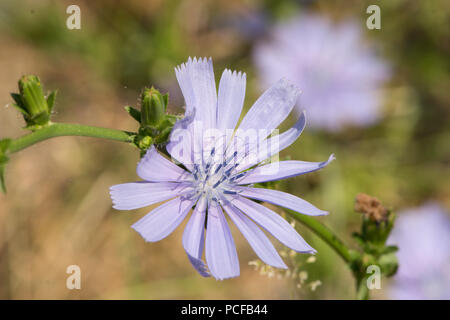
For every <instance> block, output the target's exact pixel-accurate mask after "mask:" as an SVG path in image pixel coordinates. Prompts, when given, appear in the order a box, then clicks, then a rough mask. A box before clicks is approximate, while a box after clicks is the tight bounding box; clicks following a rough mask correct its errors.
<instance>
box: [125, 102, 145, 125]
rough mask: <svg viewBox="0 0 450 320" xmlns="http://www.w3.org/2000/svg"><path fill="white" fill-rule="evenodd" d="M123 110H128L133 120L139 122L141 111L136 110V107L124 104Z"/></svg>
mask: <svg viewBox="0 0 450 320" xmlns="http://www.w3.org/2000/svg"><path fill="white" fill-rule="evenodd" d="M125 110H126V111H127V112H128V114H129V115H130V116H131V117H132V118H133V119H134V120H136V121H137V122H139V123H140V122H141V112H140V111H139V110H138V109H136V108H133V107H132V106H126V107H125Z"/></svg>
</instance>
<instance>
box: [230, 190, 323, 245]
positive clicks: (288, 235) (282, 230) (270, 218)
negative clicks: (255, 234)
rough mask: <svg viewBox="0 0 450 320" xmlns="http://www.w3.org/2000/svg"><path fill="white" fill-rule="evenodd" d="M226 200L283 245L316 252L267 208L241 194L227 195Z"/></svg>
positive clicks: (286, 223)
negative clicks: (235, 195)
mask: <svg viewBox="0 0 450 320" xmlns="http://www.w3.org/2000/svg"><path fill="white" fill-rule="evenodd" d="M228 201H230V202H231V204H233V205H234V206H235V207H237V208H238V209H239V210H241V211H242V212H244V213H245V214H246V215H247V216H249V217H250V218H251V219H252V220H253V221H255V222H256V223H257V224H259V225H260V226H261V227H263V228H264V229H265V230H266V231H267V232H269V233H270V234H271V235H273V236H274V237H275V238H277V239H278V240H279V241H280V242H281V243H283V244H284V245H285V246H287V247H289V248H291V249H292V250H295V251H297V252H302V253H315V252H316V251H315V250H314V249H313V248H312V247H311V246H310V245H309V244H307V243H306V241H305V240H303V238H302V237H301V236H300V235H299V234H298V233H297V231H296V230H295V229H294V227H292V226H291V225H290V224H289V223H288V222H287V221H286V220H284V219H283V218H282V217H281V216H279V215H278V214H276V213H275V212H273V211H272V210H270V209H269V208H266V207H265V206H263V205H260V204H258V203H256V202H254V201H252V200H249V199H246V198H244V197H241V196H237V197H234V198H232V197H229V198H228Z"/></svg>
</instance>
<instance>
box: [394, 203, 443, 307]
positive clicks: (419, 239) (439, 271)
mask: <svg viewBox="0 0 450 320" xmlns="http://www.w3.org/2000/svg"><path fill="white" fill-rule="evenodd" d="M389 241H390V242H392V244H396V245H398V246H399V248H400V250H399V251H398V255H397V257H398V259H399V269H398V272H397V275H396V277H395V280H394V282H393V285H392V287H391V288H390V295H391V297H392V298H394V299H450V216H449V215H448V213H447V212H446V211H445V210H444V209H443V208H442V207H441V206H440V205H439V204H437V203H427V204H425V205H423V206H422V207H419V208H413V209H408V210H405V211H403V212H399V214H398V218H397V221H396V224H395V227H394V229H393V232H392V235H391V237H390V239H389Z"/></svg>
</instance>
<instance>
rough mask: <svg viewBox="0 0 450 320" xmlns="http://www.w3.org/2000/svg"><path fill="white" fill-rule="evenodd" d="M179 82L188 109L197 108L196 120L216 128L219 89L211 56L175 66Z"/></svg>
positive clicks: (206, 126)
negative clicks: (217, 88) (217, 89)
mask: <svg viewBox="0 0 450 320" xmlns="http://www.w3.org/2000/svg"><path fill="white" fill-rule="evenodd" d="M175 73H176V76H177V80H178V83H179V85H180V88H181V91H182V92H183V96H184V99H185V101H186V111H189V112H190V111H192V110H193V108H196V109H197V111H196V114H195V120H197V121H201V122H202V124H203V127H204V128H206V129H207V128H214V127H215V125H216V113H217V91H216V83H215V79H214V70H213V64H212V60H211V58H209V59H207V58H203V59H201V58H200V59H197V58H194V59H191V58H189V59H188V61H187V62H186V63H183V64H182V65H180V66H178V67H177V68H175Z"/></svg>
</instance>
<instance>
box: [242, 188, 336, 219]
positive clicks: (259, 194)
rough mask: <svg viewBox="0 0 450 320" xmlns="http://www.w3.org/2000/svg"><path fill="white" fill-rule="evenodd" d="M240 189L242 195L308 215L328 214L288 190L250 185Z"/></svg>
mask: <svg viewBox="0 0 450 320" xmlns="http://www.w3.org/2000/svg"><path fill="white" fill-rule="evenodd" d="M238 190H239V194H240V195H241V196H244V197H247V198H252V199H256V200H260V201H265V202H269V203H272V204H275V205H278V206H282V207H285V208H288V209H291V210H294V211H297V212H299V213H302V214H306V215H308V216H323V215H327V214H328V212H327V211H323V210H320V209H318V208H316V207H315V206H313V205H312V204H311V203H309V202H307V201H305V200H303V199H301V198H299V197H296V196H294V195H292V194H289V193H286V192H282V191H278V190H271V189H263V188H248V187H240V188H238Z"/></svg>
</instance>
